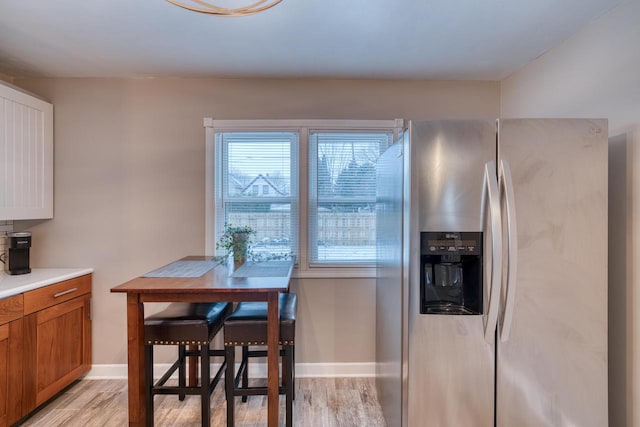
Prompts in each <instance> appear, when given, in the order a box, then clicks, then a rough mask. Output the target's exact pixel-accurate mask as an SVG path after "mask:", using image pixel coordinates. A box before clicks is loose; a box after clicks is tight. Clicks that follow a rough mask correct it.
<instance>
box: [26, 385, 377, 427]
mask: <svg viewBox="0 0 640 427" xmlns="http://www.w3.org/2000/svg"><path fill="white" fill-rule="evenodd" d="M266 403H267V401H266V398H265V397H264V396H251V397H249V400H248V402H246V403H242V402H241V401H240V398H237V400H236V426H237V427H254V426H255V427H257V426H265V425H266V421H265V420H266V419H267V405H266ZM211 408H212V415H211V426H214V427H218V426H220V427H223V426H225V423H226V403H225V399H224V387H223V386H222V384H219V385H218V386H217V387H216V389H215V391H214V395H213V396H212V398H211ZM284 410H285V408H284V396H281V397H280V415H281V417H280V419H281V422H280V425H282V426H283V425H284ZM22 425H23V426H38V427H56V426H78V427H85V426H89V427H94V426H105V427H106V426H109V427H110V426H113V427H122V426H126V425H127V383H126V380H82V381H79V382H78V383H76V384H75V385H73V386H72V387H70V388H68V389H67V390H66V391H65V392H63V393H62V394H61V395H59V396H58V397H57V398H55V399H54V400H52V401H51V402H49V403H48V404H47V405H45V406H44V407H43V408H42V409H40V410H39V411H38V412H36V413H35V414H33V415H32V416H31V417H30V418H28V419H27V420H26V421H25V422H24V423H23V424H22ZM155 425H156V426H157V427H163V426H200V397H198V396H188V397H187V398H186V399H185V400H184V401H183V402H180V401H179V400H178V397H177V396H157V397H156V398H155ZM294 425H295V426H309V427H334V426H335V427H338V426H340V427H360V426H366V427H376V426H381V427H382V426H385V422H384V419H383V416H382V411H381V409H380V405H379V403H378V400H377V397H376V389H375V383H374V380H373V379H371V378H299V379H296V400H295V402H294Z"/></svg>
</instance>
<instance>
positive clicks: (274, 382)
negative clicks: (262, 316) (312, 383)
mask: <svg viewBox="0 0 640 427" xmlns="http://www.w3.org/2000/svg"><path fill="white" fill-rule="evenodd" d="M279 335H280V318H279V310H278V292H269V296H268V300H267V389H268V408H267V410H268V426H269V427H277V426H278V406H279V402H278V400H279V393H278V376H279V373H278V365H279V364H278V356H279V353H280V352H279V351H278V347H279V341H280V336H279Z"/></svg>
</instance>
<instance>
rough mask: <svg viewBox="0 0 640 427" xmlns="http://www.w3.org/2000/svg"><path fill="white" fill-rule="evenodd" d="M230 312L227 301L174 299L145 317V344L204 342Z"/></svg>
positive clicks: (229, 305)
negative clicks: (158, 310) (156, 311)
mask: <svg viewBox="0 0 640 427" xmlns="http://www.w3.org/2000/svg"><path fill="white" fill-rule="evenodd" d="M230 311H231V304H230V303H228V302H212V303H179V302H175V303H172V304H169V306H168V307H167V308H166V309H164V310H162V311H161V312H159V313H156V314H153V315H151V316H149V317H147V318H145V319H144V339H145V343H147V344H153V345H158V344H173V345H177V344H193V345H198V344H207V343H209V342H210V341H211V340H212V339H213V337H214V336H215V335H216V333H217V332H218V331H219V330H220V328H221V327H222V325H223V322H224V319H225V317H226V316H227V315H228V314H229V312H230Z"/></svg>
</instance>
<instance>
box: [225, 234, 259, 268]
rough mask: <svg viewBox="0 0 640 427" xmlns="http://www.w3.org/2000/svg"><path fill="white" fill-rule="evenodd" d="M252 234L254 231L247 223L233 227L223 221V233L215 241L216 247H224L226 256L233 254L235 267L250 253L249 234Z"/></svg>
mask: <svg viewBox="0 0 640 427" xmlns="http://www.w3.org/2000/svg"><path fill="white" fill-rule="evenodd" d="M254 234H255V231H254V230H253V228H251V227H249V226H248V225H245V226H239V227H234V226H232V225H231V224H227V223H225V224H224V233H223V234H222V236H220V240H219V241H218V243H216V249H220V248H222V249H224V250H225V252H226V256H229V255H230V254H233V266H234V269H237V268H238V267H240V266H241V265H242V264H244V262H245V261H246V260H247V258H248V257H249V255H250V253H249V247H250V246H251V243H252V241H251V236H252V235H254Z"/></svg>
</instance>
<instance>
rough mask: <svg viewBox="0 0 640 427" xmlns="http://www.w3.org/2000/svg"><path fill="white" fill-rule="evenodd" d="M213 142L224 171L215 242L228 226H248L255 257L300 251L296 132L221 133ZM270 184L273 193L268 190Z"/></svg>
mask: <svg viewBox="0 0 640 427" xmlns="http://www.w3.org/2000/svg"><path fill="white" fill-rule="evenodd" d="M215 140H216V141H215V144H216V154H217V156H216V157H217V159H219V160H218V165H217V166H218V168H217V170H219V172H220V173H219V178H218V179H217V180H216V181H217V183H218V184H219V187H218V188H217V189H216V215H215V223H216V241H217V240H218V239H219V236H220V234H221V233H222V232H223V231H222V230H223V228H224V224H230V225H232V226H244V225H248V226H250V227H251V228H253V229H254V230H255V231H256V234H255V235H254V236H253V238H252V240H253V246H252V247H251V250H252V252H253V253H254V254H255V255H258V256H264V257H271V256H282V255H287V254H290V253H293V254H295V253H297V241H298V227H297V224H298V209H297V206H298V184H297V183H298V168H297V160H298V154H297V153H298V134H297V133H295V132H219V133H216V135H215ZM265 182H268V183H269V184H264V183H265ZM269 185H273V187H274V190H275V191H274V192H273V193H269V191H264V189H265V188H267V187H269ZM260 188H262V189H263V192H262V193H260Z"/></svg>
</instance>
